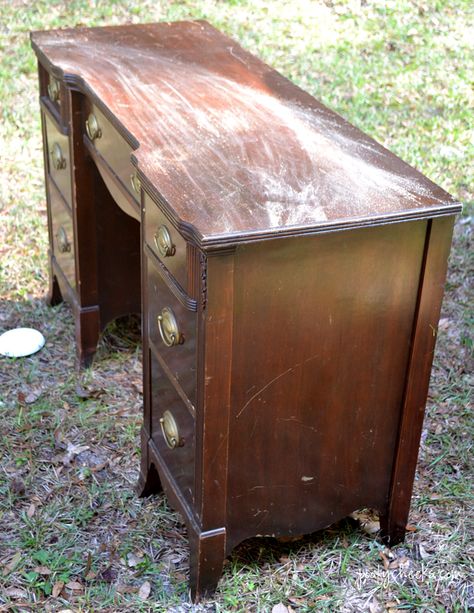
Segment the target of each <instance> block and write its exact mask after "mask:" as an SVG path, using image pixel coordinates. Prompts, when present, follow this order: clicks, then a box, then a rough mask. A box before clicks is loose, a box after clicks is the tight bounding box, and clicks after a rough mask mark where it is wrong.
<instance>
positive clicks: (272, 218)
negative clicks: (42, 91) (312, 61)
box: [32, 21, 461, 247]
mask: <svg viewBox="0 0 474 613" xmlns="http://www.w3.org/2000/svg"><path fill="white" fill-rule="evenodd" d="M32 42H33V46H34V48H35V50H36V52H37V54H38V55H39V57H40V58H41V59H42V61H43V63H44V64H45V65H46V66H47V67H48V68H49V69H51V70H52V72H53V74H55V75H57V76H59V77H61V78H64V79H65V80H66V81H67V82H69V83H70V84H71V85H73V86H75V87H77V88H79V89H80V90H82V91H83V92H84V93H85V94H86V95H89V96H90V97H91V98H92V99H93V100H94V102H96V103H97V104H98V105H99V106H100V108H101V109H102V110H104V111H105V112H106V113H107V115H108V116H109V117H111V119H112V120H113V121H114V123H115V125H116V126H117V128H118V129H119V131H121V132H122V134H124V135H126V137H127V138H128V140H129V141H130V142H131V144H132V145H133V147H134V148H136V151H135V156H136V163H137V165H138V168H139V170H140V174H141V176H142V177H143V178H144V182H145V184H148V185H149V186H152V187H153V188H154V190H155V191H156V192H158V193H159V194H157V196H158V195H159V197H160V198H161V200H162V201H163V202H164V203H165V206H167V207H168V208H169V210H170V212H171V214H172V215H173V216H174V218H175V220H176V222H177V224H178V226H179V227H180V228H181V229H182V230H184V231H185V233H187V234H192V235H193V236H194V237H195V238H196V240H197V241H198V242H199V243H200V244H201V245H202V246H203V247H205V246H206V245H208V246H211V245H221V244H222V245H223V244H228V243H232V244H233V243H237V242H241V241H244V242H245V241H249V240H255V239H259V238H265V237H269V236H276V235H291V234H297V233H298V234H301V233H312V232H319V231H328V230H331V229H335V228H339V227H341V228H342V227H357V226H367V225H379V224H382V223H387V222H388V221H397V220H404V219H411V218H426V217H434V216H438V215H446V214H453V213H456V212H459V210H460V209H461V205H460V204H459V203H458V202H457V201H456V200H454V199H453V198H452V197H451V196H450V195H449V194H447V193H446V192H445V191H444V190H442V189H441V188H440V187H438V186H436V185H435V184H434V183H432V182H431V181H430V180H428V179H427V178H426V177H424V176H423V175H422V174H421V173H419V172H418V171H416V170H415V169H413V168H412V167H410V166H409V165H407V164H405V163H404V162H402V161H401V160H400V159H399V158H398V157H396V156H395V155H393V154H392V153H390V152H389V151H388V150H386V149H385V148H384V147H382V146H381V145H380V144H378V143H377V142H375V141H374V140H373V139H371V138H369V137H368V136H366V135H365V134H363V133H362V132H361V131H360V130H358V129H357V128H355V127H354V126H352V125H351V124H349V123H348V122H346V121H345V120H344V119H342V118H341V117H340V116H339V115H337V114H336V113H334V112H333V111H331V110H329V109H327V108H326V107H325V106H323V105H322V104H320V103H319V102H318V101H317V100H315V99H314V98H313V97H312V96H310V95H309V94H307V93H305V92H304V91H302V90H301V89H300V88H298V87H297V86H295V85H294V84H292V83H291V82H290V81H288V80H287V79H286V78H284V77H283V76H281V75H280V74H279V73H277V72H276V71H275V70H273V69H272V68H270V67H268V66H267V65H266V64H264V63H263V62H261V61H260V60H258V59H257V58H255V57H254V56H252V55H251V54H249V53H248V52H246V51H245V50H243V49H242V47H240V46H239V45H238V44H237V43H236V42H234V41H233V40H231V39H230V38H228V37H226V36H224V35H223V34H221V33H220V32H218V31H217V30H216V29H214V28H213V27H212V26H210V25H209V24H208V23H206V22H203V21H193V22H177V23H158V24H147V25H129V26H113V27H101V28H78V29H68V30H56V31H49V32H34V33H33V34H32Z"/></svg>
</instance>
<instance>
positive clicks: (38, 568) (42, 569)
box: [33, 566, 53, 576]
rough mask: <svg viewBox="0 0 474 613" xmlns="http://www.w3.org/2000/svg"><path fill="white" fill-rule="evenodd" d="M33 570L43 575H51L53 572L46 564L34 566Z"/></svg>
mask: <svg viewBox="0 0 474 613" xmlns="http://www.w3.org/2000/svg"><path fill="white" fill-rule="evenodd" d="M33 570H34V571H35V573H38V575H45V576H47V575H51V574H52V572H53V571H52V570H51V569H50V568H48V567H47V566H35V568H34V569H33Z"/></svg>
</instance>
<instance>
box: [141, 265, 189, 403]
mask: <svg viewBox="0 0 474 613" xmlns="http://www.w3.org/2000/svg"><path fill="white" fill-rule="evenodd" d="M147 285H148V316H147V325H148V337H149V339H150V341H151V342H152V344H153V345H154V347H155V348H156V350H157V352H158V353H159V354H160V355H161V356H162V358H163V360H164V362H165V364H166V366H167V367H168V369H169V371H170V373H171V375H172V376H173V377H174V378H175V380H176V381H177V383H178V384H179V386H180V387H181V389H182V390H183V392H184V394H185V396H186V397H187V398H188V399H189V401H190V402H191V404H193V405H194V406H195V403H196V324H197V320H196V312H195V311H190V310H189V309H188V308H187V307H185V306H184V305H183V304H182V303H181V302H180V301H179V300H178V298H176V296H175V295H174V294H173V293H172V292H171V290H170V289H169V288H168V286H167V285H166V283H165V282H164V281H163V279H162V277H161V275H160V273H159V271H158V269H157V268H156V267H155V265H154V264H153V262H152V261H151V259H148V283H147Z"/></svg>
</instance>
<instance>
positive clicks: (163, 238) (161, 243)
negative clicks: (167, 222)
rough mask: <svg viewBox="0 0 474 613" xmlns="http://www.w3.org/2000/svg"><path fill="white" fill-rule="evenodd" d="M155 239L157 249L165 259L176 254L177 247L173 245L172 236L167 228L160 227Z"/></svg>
mask: <svg viewBox="0 0 474 613" xmlns="http://www.w3.org/2000/svg"><path fill="white" fill-rule="evenodd" d="M153 239H154V241H155V245H156V248H157V249H158V251H159V252H160V254H161V255H162V256H163V257H164V258H168V257H171V256H173V255H174V254H175V253H176V247H175V246H174V245H173V241H172V240H171V234H170V232H169V230H168V228H167V227H166V226H160V227H159V228H158V232H156V233H155V236H154V237H153Z"/></svg>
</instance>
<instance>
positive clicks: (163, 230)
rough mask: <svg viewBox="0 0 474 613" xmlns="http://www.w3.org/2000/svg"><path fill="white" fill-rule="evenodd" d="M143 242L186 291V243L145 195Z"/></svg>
mask: <svg viewBox="0 0 474 613" xmlns="http://www.w3.org/2000/svg"><path fill="white" fill-rule="evenodd" d="M145 241H146V243H147V245H148V246H149V247H150V249H151V250H152V251H153V253H154V254H155V255H156V257H157V258H158V259H159V260H160V262H162V263H163V264H164V266H166V268H167V269H168V270H169V271H170V273H171V274H172V276H173V277H174V278H175V279H176V281H177V282H178V283H179V284H180V285H181V287H182V288H183V289H184V290H187V289H188V279H187V266H186V257H187V256H186V241H185V240H184V238H183V237H182V236H181V235H180V234H179V232H178V231H177V230H176V228H175V227H174V226H173V225H172V224H171V223H170V222H169V221H168V219H167V218H166V217H165V215H163V213H162V212H161V210H160V208H159V207H158V206H157V205H156V204H155V203H154V202H153V200H152V199H151V198H150V197H149V196H148V195H147V194H145Z"/></svg>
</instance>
